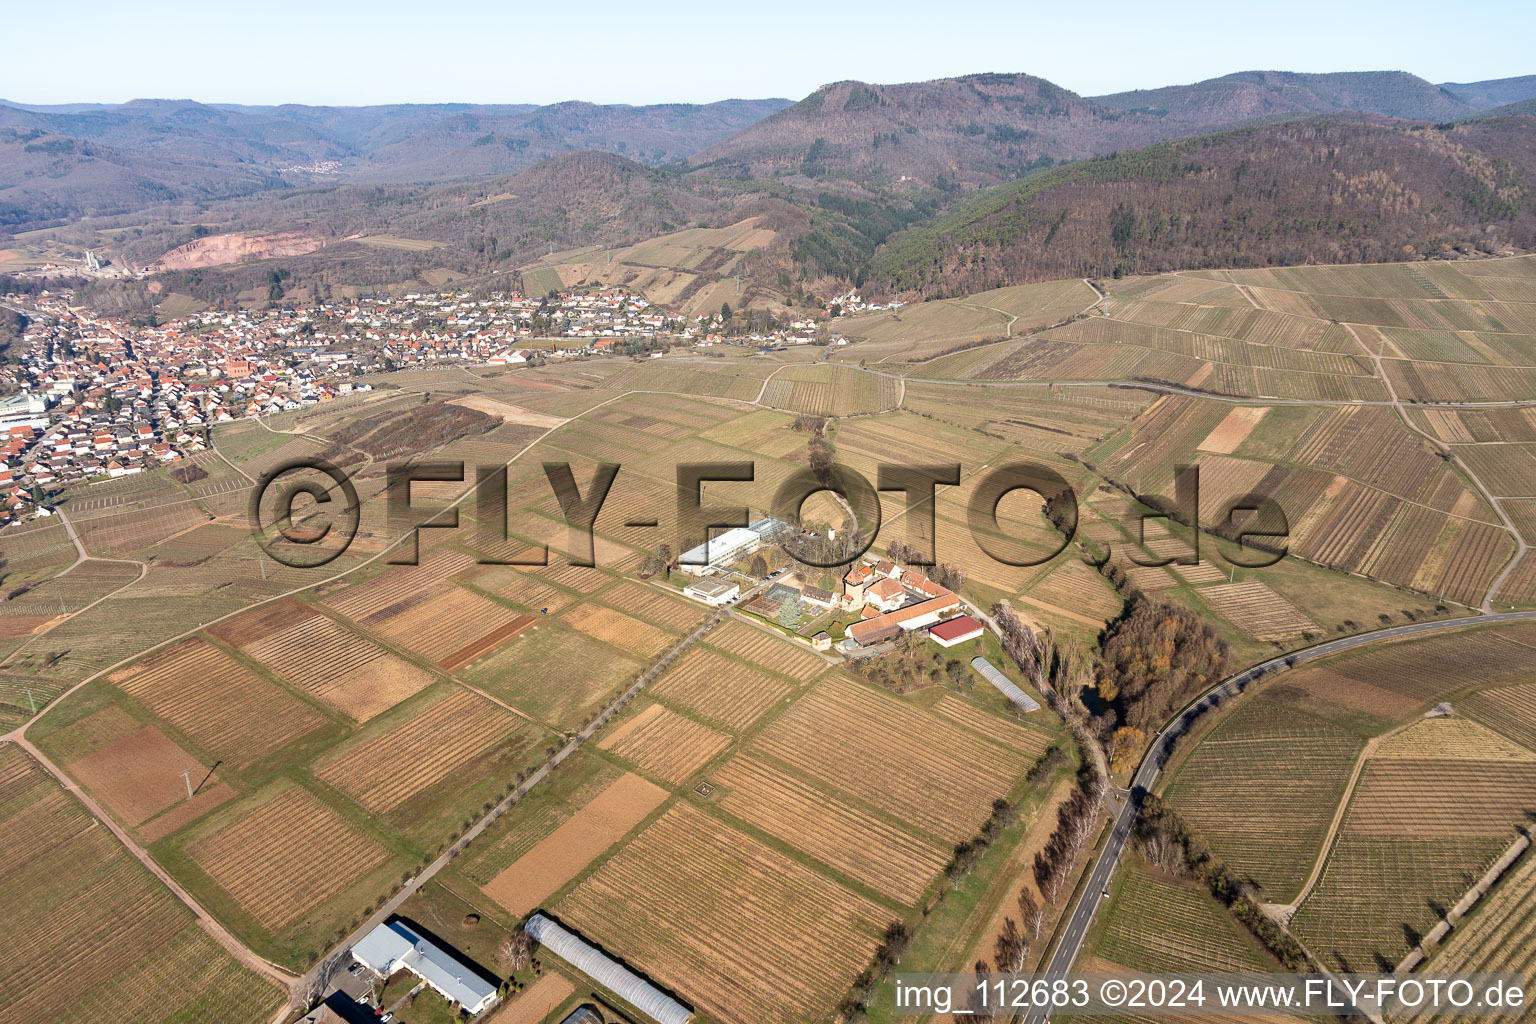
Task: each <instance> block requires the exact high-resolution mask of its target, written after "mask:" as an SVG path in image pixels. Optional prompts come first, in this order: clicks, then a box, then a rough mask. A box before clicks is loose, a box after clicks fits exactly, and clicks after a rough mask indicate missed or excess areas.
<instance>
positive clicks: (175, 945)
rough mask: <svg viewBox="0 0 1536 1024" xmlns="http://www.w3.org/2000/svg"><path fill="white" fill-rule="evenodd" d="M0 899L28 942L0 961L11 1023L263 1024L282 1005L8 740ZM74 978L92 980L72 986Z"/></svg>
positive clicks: (1, 779)
mask: <svg viewBox="0 0 1536 1024" xmlns="http://www.w3.org/2000/svg"><path fill="white" fill-rule="evenodd" d="M0 898H3V900H4V903H5V907H6V911H7V913H8V915H9V918H10V923H11V926H12V927H13V928H14V929H16V932H17V934H18V935H25V936H26V937H27V941H26V942H22V943H15V944H13V945H12V946H11V947H10V949H9V950H8V951H7V952H6V953H5V954H4V955H0V1002H3V1004H4V1006H5V1014H4V1016H5V1019H7V1020H15V1021H23V1020H69V1021H80V1022H82V1024H94V1022H100V1024H107V1022H109V1021H121V1020H134V1021H142V1022H144V1024H173V1022H180V1021H192V1020H207V1021H213V1020H217V1021H222V1022H229V1024H259V1022H263V1021H266V1020H269V1019H270V1018H271V1016H272V1014H273V1013H274V1012H275V1011H276V1010H277V1009H278V1007H280V1006H281V1005H282V1004H283V1001H284V999H285V995H284V993H282V992H280V991H279V990H278V988H277V987H276V986H274V985H271V984H269V983H268V982H266V981H265V980H263V979H261V978H259V977H258V976H257V975H255V974H254V973H252V972H251V971H250V970H248V969H247V968H245V967H243V966H241V965H240V964H238V963H237V962H236V961H235V960H234V958H232V957H231V956H230V955H229V954H227V953H226V952H225V951H224V950H223V949H222V948H221V947H219V946H218V945H216V944H215V943H214V942H213V940H212V939H211V938H209V937H208V935H207V934H206V933H205V932H204V931H203V930H202V928H200V927H199V926H198V924H197V922H196V919H195V918H194V917H193V916H192V913H191V911H189V910H188V909H187V908H186V907H185V906H183V905H182V904H181V903H179V902H178V901H177V900H176V899H175V898H174V897H173V896H172V895H171V893H170V891H169V890H167V889H166V888H165V887H164V886H162V885H161V884H160V883H159V882H158V881H157V880H156V879H155V878H154V877H153V876H152V875H151V874H150V873H149V872H148V871H147V870H145V869H144V868H143V867H142V866H140V865H139V864H138V862H136V861H135V860H133V858H132V857H131V856H129V854H128V853H127V851H125V850H124V849H123V848H122V847H121V846H120V845H119V844H118V842H117V840H116V839H115V838H114V837H113V836H112V834H111V833H110V832H108V831H107V830H106V829H104V828H101V827H99V826H98V825H97V823H96V821H95V820H94V819H93V818H92V817H91V816H90V814H89V813H87V811H86V810H85V808H84V807H82V806H81V805H80V804H79V803H77V802H76V801H75V799H74V798H73V797H71V796H69V795H68V794H67V793H66V792H65V791H64V790H63V789H61V788H59V787H58V786H57V785H56V784H55V783H54V781H53V780H52V779H51V778H50V777H49V776H48V775H47V774H46V773H44V772H43V770H42V768H41V767H39V766H38V765H37V764H36V763H35V762H33V761H32V760H31V759H30V758H29V757H28V756H27V755H25V754H24V753H22V752H21V751H20V750H19V749H18V748H17V747H15V746H13V745H10V744H7V745H4V746H0ZM81 971H89V972H91V973H92V975H93V980H92V982H91V984H89V985H80V984H75V983H74V979H75V978H76V977H77V976H78V974H79V972H81Z"/></svg>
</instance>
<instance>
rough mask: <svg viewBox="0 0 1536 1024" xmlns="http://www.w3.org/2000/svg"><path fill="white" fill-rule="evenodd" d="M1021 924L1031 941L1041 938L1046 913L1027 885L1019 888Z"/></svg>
mask: <svg viewBox="0 0 1536 1024" xmlns="http://www.w3.org/2000/svg"><path fill="white" fill-rule="evenodd" d="M1019 923H1020V925H1021V926H1022V927H1023V929H1024V932H1025V934H1026V935H1028V936H1029V937H1030V939H1031V940H1037V939H1039V938H1040V929H1041V927H1042V926H1043V925H1044V924H1045V911H1044V910H1042V909H1041V907H1040V903H1039V901H1038V900H1036V899H1035V894H1034V893H1032V892H1030V891H1029V886H1027V885H1021V886H1019Z"/></svg>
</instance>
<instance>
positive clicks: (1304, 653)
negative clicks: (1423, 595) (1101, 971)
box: [1024, 611, 1536, 1024]
mask: <svg viewBox="0 0 1536 1024" xmlns="http://www.w3.org/2000/svg"><path fill="white" fill-rule="evenodd" d="M1532 621H1536V611H1529V612H1504V613H1501V614H1496V615H1478V616H1473V617H1468V618H1463V619H1441V620H1439V621H1436V622H1413V623H1409V624H1407V625H1403V626H1392V627H1390V628H1388V629H1378V630H1375V631H1373V632H1370V633H1360V634H1357V635H1355V636H1348V637H1341V638H1339V639H1337V640H1329V641H1327V642H1325V643H1321V644H1318V645H1316V646H1314V647H1308V648H1306V649H1305V650H1301V651H1294V652H1292V653H1290V654H1286V655H1282V656H1281V657H1278V658H1271V659H1269V660H1268V661H1264V662H1260V663H1259V664H1257V665H1254V666H1252V667H1250V668H1246V669H1243V670H1242V671H1241V672H1239V673H1237V674H1236V675H1233V676H1229V677H1228V678H1226V679H1224V680H1222V681H1221V682H1220V683H1218V684H1216V685H1215V686H1213V687H1211V688H1210V689H1209V690H1207V691H1206V692H1205V693H1203V694H1201V695H1200V696H1199V697H1197V698H1195V700H1194V701H1193V702H1191V703H1190V704H1188V705H1186V706H1185V708H1184V710H1182V711H1180V712H1179V713H1178V714H1177V715H1175V716H1174V717H1173V718H1172V720H1170V721H1169V722H1168V724H1167V725H1165V726H1163V728H1162V729H1161V730H1160V731H1159V732H1158V734H1157V735H1156V736H1155V737H1153V739H1152V742H1151V744H1149V745H1148V747H1147V752H1146V753H1145V754H1144V755H1143V756H1142V760H1141V766H1140V767H1139V768H1138V769H1137V770H1136V775H1135V777H1134V778H1133V779H1132V781H1131V792H1132V794H1133V795H1132V797H1131V799H1129V800H1127V801H1125V803H1124V805H1123V806H1122V807H1121V810H1120V813H1119V814H1118V815H1116V817H1115V822H1114V827H1113V829H1112V830H1111V832H1110V834H1109V839H1108V840H1107V841H1106V842H1105V844H1104V848H1103V849H1102V850H1100V851H1099V857H1098V860H1097V861H1095V862H1094V865H1093V868H1092V871H1091V872H1090V874H1089V877H1088V883H1087V884H1086V885H1084V886H1083V887H1082V890H1081V892H1082V895H1081V896H1079V897H1078V900H1077V906H1075V907H1073V908H1072V911H1071V914H1070V915H1069V916H1068V917H1067V918H1066V920H1065V923H1064V924H1063V925H1062V926H1061V927H1060V929H1059V932H1060V935H1061V942H1060V944H1059V945H1058V946H1057V947H1056V952H1055V953H1054V954H1053V955H1052V957H1051V960H1050V963H1049V964H1047V965H1046V967H1045V970H1044V971H1043V972H1041V973H1043V974H1044V975H1045V976H1046V977H1047V978H1049V979H1051V980H1055V979H1057V978H1064V977H1066V975H1067V973H1068V972H1069V971H1070V970H1071V969H1072V964H1073V963H1074V962H1075V961H1076V960H1077V955H1078V953H1079V952H1081V951H1082V947H1083V939H1084V938H1086V937H1087V935H1088V929H1089V927H1090V926H1091V925H1092V924H1093V917H1094V915H1095V914H1096V913H1097V912H1098V909H1099V903H1100V902H1101V901H1102V899H1103V897H1102V895H1101V894H1102V893H1103V892H1104V890H1105V889H1107V888H1108V887H1109V880H1110V877H1111V876H1112V875H1113V874H1114V872H1115V868H1116V866H1117V865H1118V864H1119V862H1120V855H1121V853H1123V852H1124V850H1125V845H1126V843H1127V842H1128V841H1129V839H1130V836H1131V828H1132V827H1133V826H1134V825H1135V823H1136V813H1137V809H1138V806H1139V803H1140V800H1139V798H1138V797H1137V796H1136V794H1138V793H1149V792H1151V791H1152V786H1153V784H1155V783H1156V782H1157V777H1158V775H1159V774H1161V772H1162V770H1163V765H1164V764H1165V763H1166V762H1167V760H1168V755H1169V754H1170V753H1171V752H1172V750H1173V744H1174V742H1175V741H1176V740H1177V739H1178V738H1179V737H1180V736H1182V735H1184V734H1185V733H1186V732H1187V731H1188V730H1189V727H1190V726H1191V725H1193V724H1194V722H1195V721H1196V720H1197V719H1198V718H1199V717H1200V716H1201V715H1203V714H1205V713H1206V712H1207V711H1210V710H1211V709H1212V708H1214V707H1215V706H1216V705H1217V704H1219V703H1220V702H1221V701H1224V700H1226V699H1228V698H1230V697H1234V696H1237V695H1238V694H1240V693H1242V691H1243V690H1244V689H1246V688H1247V687H1248V685H1249V684H1250V683H1253V682H1256V681H1258V680H1259V679H1262V678H1264V677H1265V676H1268V675H1271V674H1273V673H1275V672H1284V671H1285V670H1286V669H1289V668H1294V667H1295V666H1297V665H1299V664H1301V663H1302V662H1307V661H1313V660H1316V659H1317V658H1323V657H1327V656H1328V655H1330V654H1337V653H1339V652H1340V651H1347V650H1349V649H1351V648H1354V647H1362V646H1365V645H1366V644H1373V643H1380V642H1382V641H1385V640H1396V639H1398V638H1400V637H1405V636H1417V635H1419V634H1420V633H1435V632H1440V631H1443V630H1449V629H1462V628H1468V627H1472V626H1484V625H1489V624H1492V623H1498V622H1532ZM1049 1016H1050V1011H1049V1009H1045V1008H1040V1009H1035V1010H1031V1011H1030V1012H1029V1013H1027V1014H1025V1016H1024V1022H1025V1024H1043V1022H1044V1021H1045V1020H1046V1019H1048V1018H1049Z"/></svg>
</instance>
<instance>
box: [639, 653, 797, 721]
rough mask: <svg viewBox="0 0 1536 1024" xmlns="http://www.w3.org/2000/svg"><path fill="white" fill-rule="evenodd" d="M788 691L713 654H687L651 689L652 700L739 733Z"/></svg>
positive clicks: (759, 672) (764, 675)
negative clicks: (681, 709)
mask: <svg viewBox="0 0 1536 1024" xmlns="http://www.w3.org/2000/svg"><path fill="white" fill-rule="evenodd" d="M789 691H790V687H789V685H788V684H786V683H784V682H782V681H780V680H779V679H777V678H775V677H774V676H772V675H769V674H768V673H766V672H764V671H762V670H761V669H757V668H755V667H753V666H751V665H747V664H743V663H741V662H737V661H732V660H731V659H729V658H726V657H722V656H721V655H719V654H716V653H715V652H713V651H709V650H705V649H702V648H700V649H697V650H692V651H689V652H688V653H687V654H685V655H683V658H682V660H681V661H680V662H678V665H677V667H676V668H674V669H672V670H671V671H670V672H668V673H667V674H666V675H665V676H663V677H662V679H661V681H660V682H659V683H657V684H656V685H655V686H654V687H652V689H651V691H650V692H651V694H652V696H654V697H657V698H660V699H662V700H664V701H666V702H667V703H669V704H676V705H678V706H679V707H681V708H683V709H685V710H688V711H691V712H693V713H694V714H696V715H698V716H699V717H701V718H705V719H708V720H709V721H711V722H717V723H719V724H720V725H723V726H724V727H725V728H727V729H729V730H731V731H732V732H740V731H742V730H743V729H745V728H747V727H748V726H749V725H751V724H752V723H753V722H755V721H757V719H758V718H759V717H761V716H762V714H763V713H764V712H765V711H767V710H768V709H769V708H771V707H773V705H774V704H776V703H778V702H779V701H780V700H781V699H783V698H784V696H785V695H786V694H788V693H789Z"/></svg>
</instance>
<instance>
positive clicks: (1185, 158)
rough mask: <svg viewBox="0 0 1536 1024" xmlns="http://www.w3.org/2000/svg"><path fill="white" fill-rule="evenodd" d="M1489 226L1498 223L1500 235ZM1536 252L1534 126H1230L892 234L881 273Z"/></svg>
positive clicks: (996, 272)
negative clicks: (1490, 249) (1491, 249)
mask: <svg viewBox="0 0 1536 1024" xmlns="http://www.w3.org/2000/svg"><path fill="white" fill-rule="evenodd" d="M1490 228H1491V230H1490ZM1511 243H1512V244H1514V245H1516V246H1519V247H1522V248H1531V247H1532V246H1536V118H1531V117H1506V118H1496V119H1490V120H1486V121H1473V122H1467V123H1463V124H1460V125H1457V126H1454V127H1449V126H1441V127H1408V126H1391V125H1379V124H1369V123H1360V122H1356V121H1348V120H1341V119H1338V118H1316V119H1312V120H1306V121H1298V122H1288V123H1283V124H1274V125H1263V126H1259V127H1254V128H1249V129H1241V130H1237V131H1230V132H1224V133H1220V134H1216V135H1210V136H1204V137H1200V138H1195V139H1189V140H1185V141H1182V142H1174V143H1165V144H1160V145H1156V146H1152V147H1149V148H1146V149H1141V150H1135V151H1132V152H1127V153H1120V154H1117V155H1113V156H1106V157H1100V158H1097V159H1094V160H1088V161H1084V162H1082V163H1080V164H1075V165H1073V166H1070V167H1064V168H1060V169H1058V170H1054V171H1049V172H1046V173H1044V174H1040V175H1036V176H1034V177H1032V178H1030V179H1027V180H1025V181H1022V182H1019V183H1016V184H1013V185H1009V186H1004V187H1002V188H998V189H994V190H992V191H990V192H988V193H985V194H984V195H981V196H978V197H977V198H976V199H975V200H973V201H971V202H969V203H967V204H965V205H963V206H961V207H960V208H959V209H957V210H956V211H954V212H953V213H951V214H949V215H947V216H945V217H941V218H939V219H938V220H937V221H935V222H933V223H931V224H927V225H924V226H921V227H917V228H913V229H910V230H908V231H905V232H903V233H901V234H899V235H897V236H896V237H895V238H893V239H892V240H890V241H889V242H888V243H887V244H886V245H885V246H884V247H882V249H881V250H880V252H878V253H877V254H876V258H875V277H876V279H877V281H879V282H880V283H881V284H882V285H884V286H886V287H889V288H890V289H892V290H896V291H903V292H911V293H916V294H919V295H922V296H935V295H954V294H961V293H965V292H975V291H981V290H984V289H987V288H994V287H997V286H1000V285H1007V284H1019V283H1023V282H1028V281H1038V280H1048V279H1054V278H1069V277H1085V276H1108V275H1119V274H1123V273H1153V272H1159V271H1168V270H1179V269H1192V268H1205V267H1248V266H1266V265H1282V264H1301V263H1308V262H1329V263H1332V262H1339V263H1356V262H1359V263H1366V262H1375V261H1382V260H1400V259H1403V258H1404V257H1411V256H1413V255H1415V254H1438V253H1440V252H1443V251H1449V250H1451V249H1454V248H1467V249H1475V248H1480V247H1483V246H1488V245H1495V244H1511Z"/></svg>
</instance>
